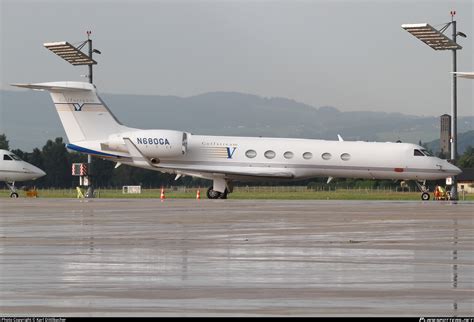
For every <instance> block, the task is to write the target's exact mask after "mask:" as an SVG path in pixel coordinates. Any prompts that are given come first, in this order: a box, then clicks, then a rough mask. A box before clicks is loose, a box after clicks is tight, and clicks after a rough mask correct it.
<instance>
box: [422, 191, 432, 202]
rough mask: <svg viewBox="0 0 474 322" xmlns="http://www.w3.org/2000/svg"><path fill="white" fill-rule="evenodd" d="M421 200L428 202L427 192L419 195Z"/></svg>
mask: <svg viewBox="0 0 474 322" xmlns="http://www.w3.org/2000/svg"><path fill="white" fill-rule="evenodd" d="M421 200H425V201H426V200H430V194H429V193H428V192H423V193H422V194H421Z"/></svg>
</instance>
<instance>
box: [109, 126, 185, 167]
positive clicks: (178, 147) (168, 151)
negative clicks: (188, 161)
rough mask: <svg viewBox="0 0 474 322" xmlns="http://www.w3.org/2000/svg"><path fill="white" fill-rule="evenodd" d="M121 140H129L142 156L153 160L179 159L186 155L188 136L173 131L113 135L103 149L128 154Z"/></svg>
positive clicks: (145, 131) (139, 131)
mask: <svg viewBox="0 0 474 322" xmlns="http://www.w3.org/2000/svg"><path fill="white" fill-rule="evenodd" d="M123 138H130V140H132V142H133V144H135V146H136V147H137V148H138V149H139V150H140V151H141V152H142V153H143V155H144V156H146V157H148V158H150V159H154V161H155V163H157V162H159V159H163V158H164V159H166V158H173V157H179V156H182V155H183V154H185V153H186V149H187V141H188V140H187V138H188V134H187V133H186V132H181V131H173V130H138V131H133V132H126V133H120V134H114V135H110V136H109V140H108V141H107V143H105V144H104V148H108V149H110V150H114V151H121V152H128V149H127V146H126V145H125V142H124V141H123Z"/></svg>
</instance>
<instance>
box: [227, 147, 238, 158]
mask: <svg viewBox="0 0 474 322" xmlns="http://www.w3.org/2000/svg"><path fill="white" fill-rule="evenodd" d="M236 149H237V148H229V147H228V148H227V159H232V156H233V155H234V152H235V150H236Z"/></svg>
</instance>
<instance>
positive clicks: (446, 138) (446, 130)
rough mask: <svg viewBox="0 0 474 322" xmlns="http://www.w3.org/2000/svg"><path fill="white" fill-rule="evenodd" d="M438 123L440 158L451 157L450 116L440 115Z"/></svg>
mask: <svg viewBox="0 0 474 322" xmlns="http://www.w3.org/2000/svg"><path fill="white" fill-rule="evenodd" d="M440 123H441V124H440V125H441V126H440V129H441V131H440V136H439V149H440V152H441V154H442V156H444V157H446V158H449V157H450V155H451V142H450V138H451V116H450V115H448V114H443V115H441V116H440Z"/></svg>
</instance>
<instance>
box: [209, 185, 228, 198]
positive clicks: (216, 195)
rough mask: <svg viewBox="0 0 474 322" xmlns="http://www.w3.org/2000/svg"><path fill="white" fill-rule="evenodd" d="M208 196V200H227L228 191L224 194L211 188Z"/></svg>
mask: <svg viewBox="0 0 474 322" xmlns="http://www.w3.org/2000/svg"><path fill="white" fill-rule="evenodd" d="M206 194H207V198H208V199H227V189H226V190H225V191H224V192H219V191H215V190H212V187H209V189H207V193H206Z"/></svg>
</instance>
